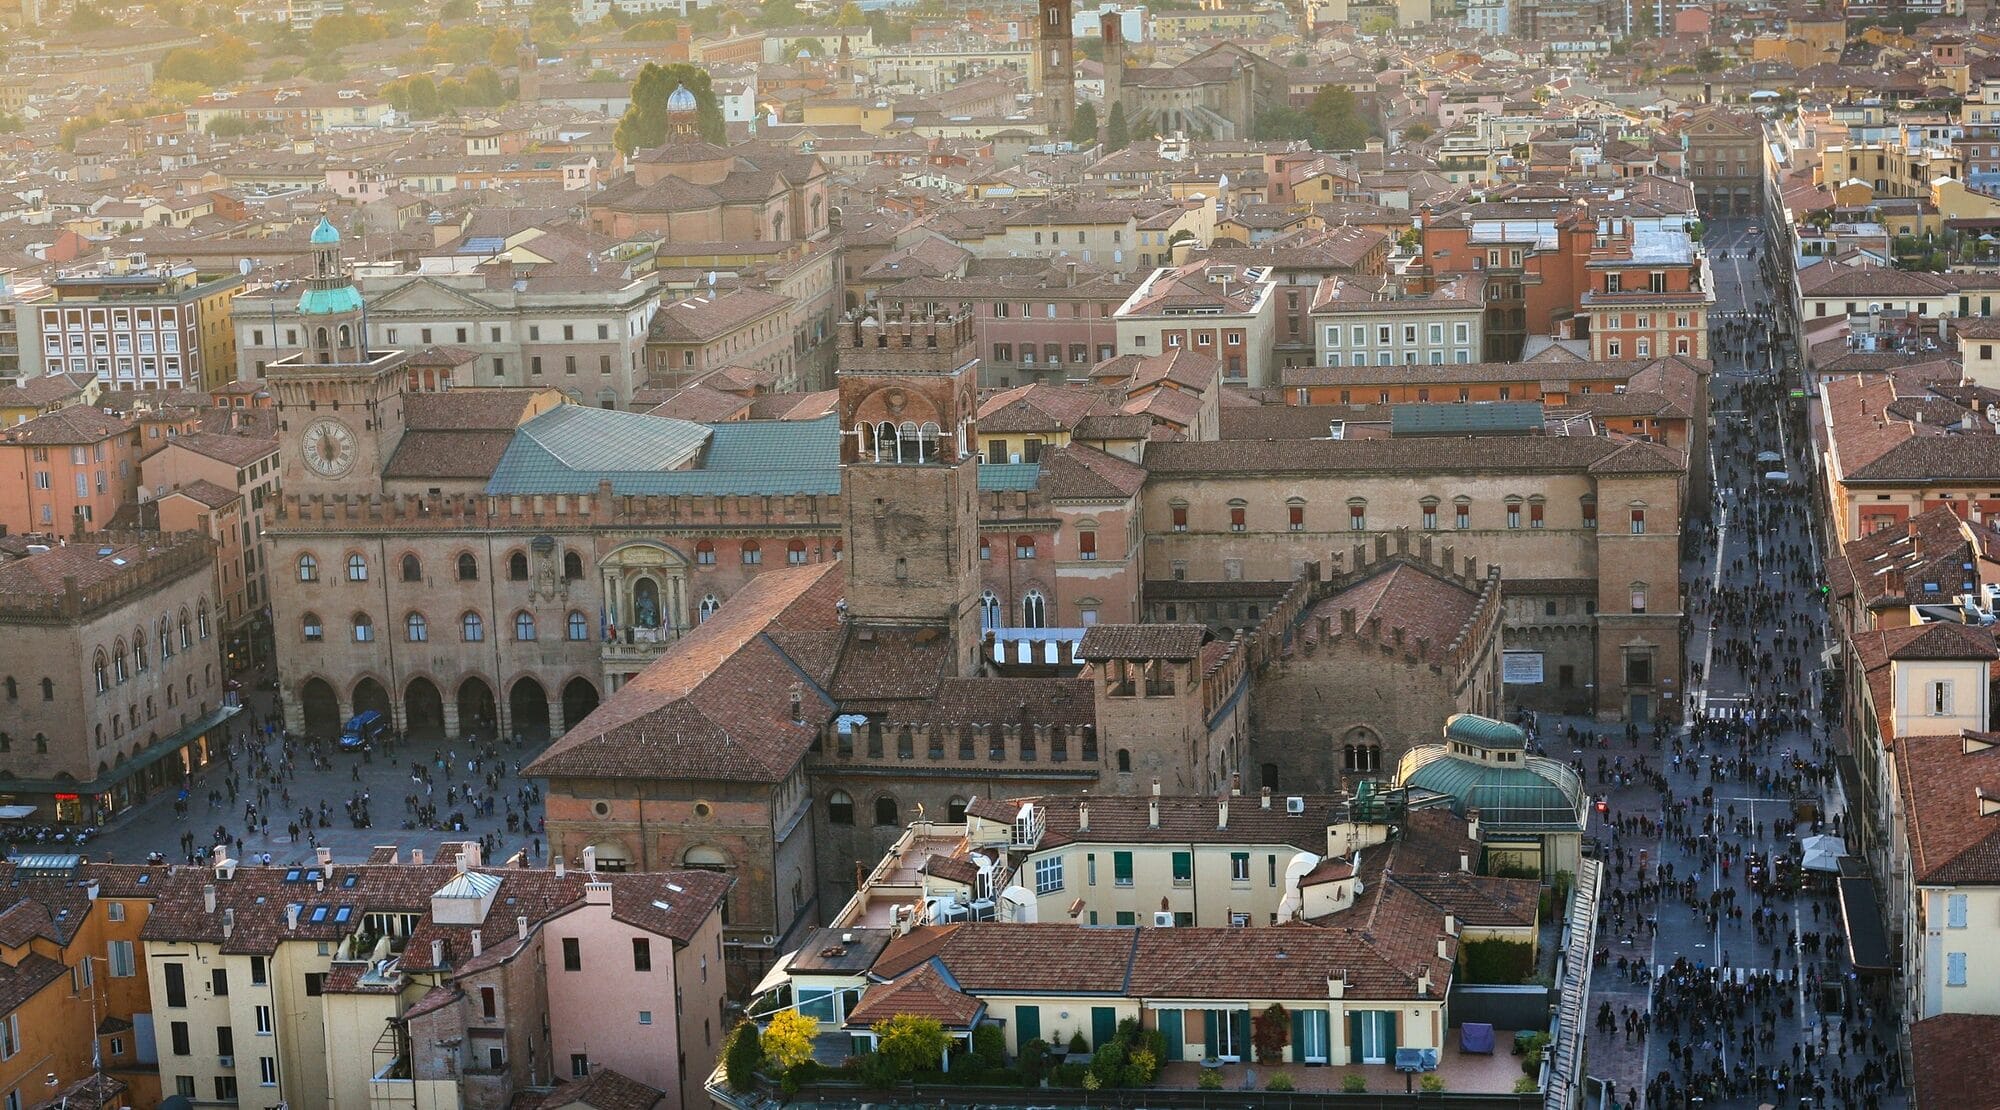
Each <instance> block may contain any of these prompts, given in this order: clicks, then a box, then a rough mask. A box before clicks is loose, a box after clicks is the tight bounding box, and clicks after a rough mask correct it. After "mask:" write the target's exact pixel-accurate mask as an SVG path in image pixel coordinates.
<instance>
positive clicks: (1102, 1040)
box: [1090, 1006, 1118, 1049]
mask: <svg viewBox="0 0 2000 1110" xmlns="http://www.w3.org/2000/svg"><path fill="white" fill-rule="evenodd" d="M1117 1035H1118V1011H1117V1009H1115V1008H1114V1007H1111V1006H1092V1007H1091V1008H1090V1047H1091V1048H1093V1049H1094V1048H1096V1047H1098V1046H1099V1045H1106V1044H1110V1043H1111V1039H1112V1038H1113V1037H1116V1036H1117Z"/></svg>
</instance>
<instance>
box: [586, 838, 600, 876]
mask: <svg viewBox="0 0 2000 1110" xmlns="http://www.w3.org/2000/svg"><path fill="white" fill-rule="evenodd" d="M583 873H584V874H586V875H596V874H597V846H596V845H595V844H593V845H590V846H589V847H586V848H585V849H584V850H583Z"/></svg>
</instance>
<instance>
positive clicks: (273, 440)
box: [167, 432, 278, 466]
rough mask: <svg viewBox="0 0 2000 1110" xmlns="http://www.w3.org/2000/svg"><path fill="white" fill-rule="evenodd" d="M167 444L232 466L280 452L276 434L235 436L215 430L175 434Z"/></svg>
mask: <svg viewBox="0 0 2000 1110" xmlns="http://www.w3.org/2000/svg"><path fill="white" fill-rule="evenodd" d="M167 446H168V447H181V448H185V449H187V450H189V451H193V452H194V453H195V454H197V455H201V456H204V457H206V458H211V459H215V460H216V461H218V462H225V463H228V464H229V465H231V466H249V465H250V464H251V463H254V462H257V461H259V460H261V459H265V458H268V457H270V456H272V455H275V454H277V453H278V439H277V437H276V436H233V435H222V434H219V433H215V432H195V433H194V434H192V435H184V436H175V437H174V438H173V439H172V440H170V441H168V443H167Z"/></svg>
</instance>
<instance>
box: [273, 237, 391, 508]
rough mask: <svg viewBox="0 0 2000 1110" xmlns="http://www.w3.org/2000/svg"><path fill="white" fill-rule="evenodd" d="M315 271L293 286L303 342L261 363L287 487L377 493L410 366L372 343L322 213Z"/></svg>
mask: <svg viewBox="0 0 2000 1110" xmlns="http://www.w3.org/2000/svg"><path fill="white" fill-rule="evenodd" d="M312 245H313V254H314V258H315V265H314V272H313V276H312V277H311V278H310V279H308V280H307V282H306V288H305V291H304V292H303V293H301V294H300V295H299V307H298V315H299V323H300V325H301V326H302V327H303V328H304V330H305V337H306V347H305V349H304V350H302V351H300V352H299V353H297V354H295V355H292V356H290V357H287V358H284V359H280V360H278V361H276V362H273V363H270V364H269V365H267V366H266V367H265V377H266V380H267V382H268V384H269V387H270V389H271V394H272V398H273V400H275V401H276V403H277V409H278V438H279V457H280V459H281V460H282V461H281V466H282V471H281V475H282V480H283V482H284V488H285V491H286V492H287V493H299V494H306V495H310V494H316V493H319V494H345V493H356V494H367V493H376V492H380V491H381V488H382V467H383V464H384V463H385V462H386V461H387V460H388V458H389V456H390V454H391V453H393V452H394V451H395V449H396V444H397V443H398V442H399V441H400V440H401V439H402V435H403V392H404V389H405V388H406V387H407V385H408V371H407V369H406V368H405V367H404V365H403V363H404V354H403V352H401V351H379V350H371V349H370V348H369V346H368V340H367V325H368V321H367V308H366V306H365V305H364V304H363V303H362V300H361V292H360V290H358V289H356V288H355V287H354V280H353V278H352V276H351V275H349V273H348V271H347V268H346V266H345V264H344V263H343V262H342V261H341V257H340V232H339V231H338V230H337V229H335V228H334V226H333V225H332V224H331V223H329V222H327V220H326V219H325V218H321V220H320V222H319V226H318V227H316V228H314V229H313V233H312Z"/></svg>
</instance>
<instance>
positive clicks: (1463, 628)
mask: <svg viewBox="0 0 2000 1110" xmlns="http://www.w3.org/2000/svg"><path fill="white" fill-rule="evenodd" d="M1479 601H1480V595H1479V593H1478V592H1477V591H1474V590H1469V589H1467V588H1466V587H1464V586H1462V585H1460V584H1459V583H1457V582H1454V581H1452V580H1450V579H1448V578H1445V577H1443V576H1442V575H1439V574H1437V573H1436V572H1435V571H1433V570H1431V569H1429V568H1427V567H1424V566H1422V565H1419V564H1417V563H1413V562H1403V561H1397V562H1394V563H1391V564H1390V565H1389V566H1388V567H1387V568H1386V569H1385V570H1383V571H1382V572H1381V573H1379V574H1374V575H1371V576H1369V577H1368V578H1366V579H1363V580H1362V581H1360V582H1357V583H1355V584H1354V585H1352V586H1349V587H1348V588H1347V589H1344V590H1342V591H1340V592H1339V593H1336V594H1331V595H1329V596H1327V597H1326V598H1323V599H1322V600H1320V601H1319V602H1318V603H1316V604H1315V605H1314V606H1313V607H1312V611H1311V614H1310V616H1309V618H1308V620H1309V621H1321V620H1323V621H1325V622H1326V624H1327V627H1329V628H1331V629H1340V628H1342V627H1343V624H1344V622H1345V620H1346V613H1347V612H1348V611H1350V610H1352V611H1353V613H1354V623H1355V626H1356V627H1358V628H1362V627H1366V626H1367V624H1368V622H1369V621H1371V620H1380V621H1381V622H1382V628H1383V629H1384V631H1383V632H1382V634H1381V635H1382V637H1384V638H1386V637H1388V636H1389V635H1390V633H1389V632H1388V631H1387V630H1389V629H1402V630H1403V632H1404V644H1405V649H1406V650H1410V651H1415V650H1417V645H1418V643H1419V642H1423V643H1425V644H1427V645H1428V651H1427V655H1426V657H1425V659H1424V661H1425V662H1427V663H1438V664H1442V663H1444V662H1446V661H1448V660H1449V659H1450V658H1451V650H1452V642H1453V641H1454V640H1455V639H1457V638H1458V637H1459V636H1460V635H1461V634H1463V633H1465V632H1467V630H1468V629H1469V628H1470V627H1471V626H1472V624H1473V623H1474V621H1475V619H1476V618H1477V617H1478V616H1479V611H1480V605H1479ZM1384 642H1387V641H1386V639H1385V640H1384Z"/></svg>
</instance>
